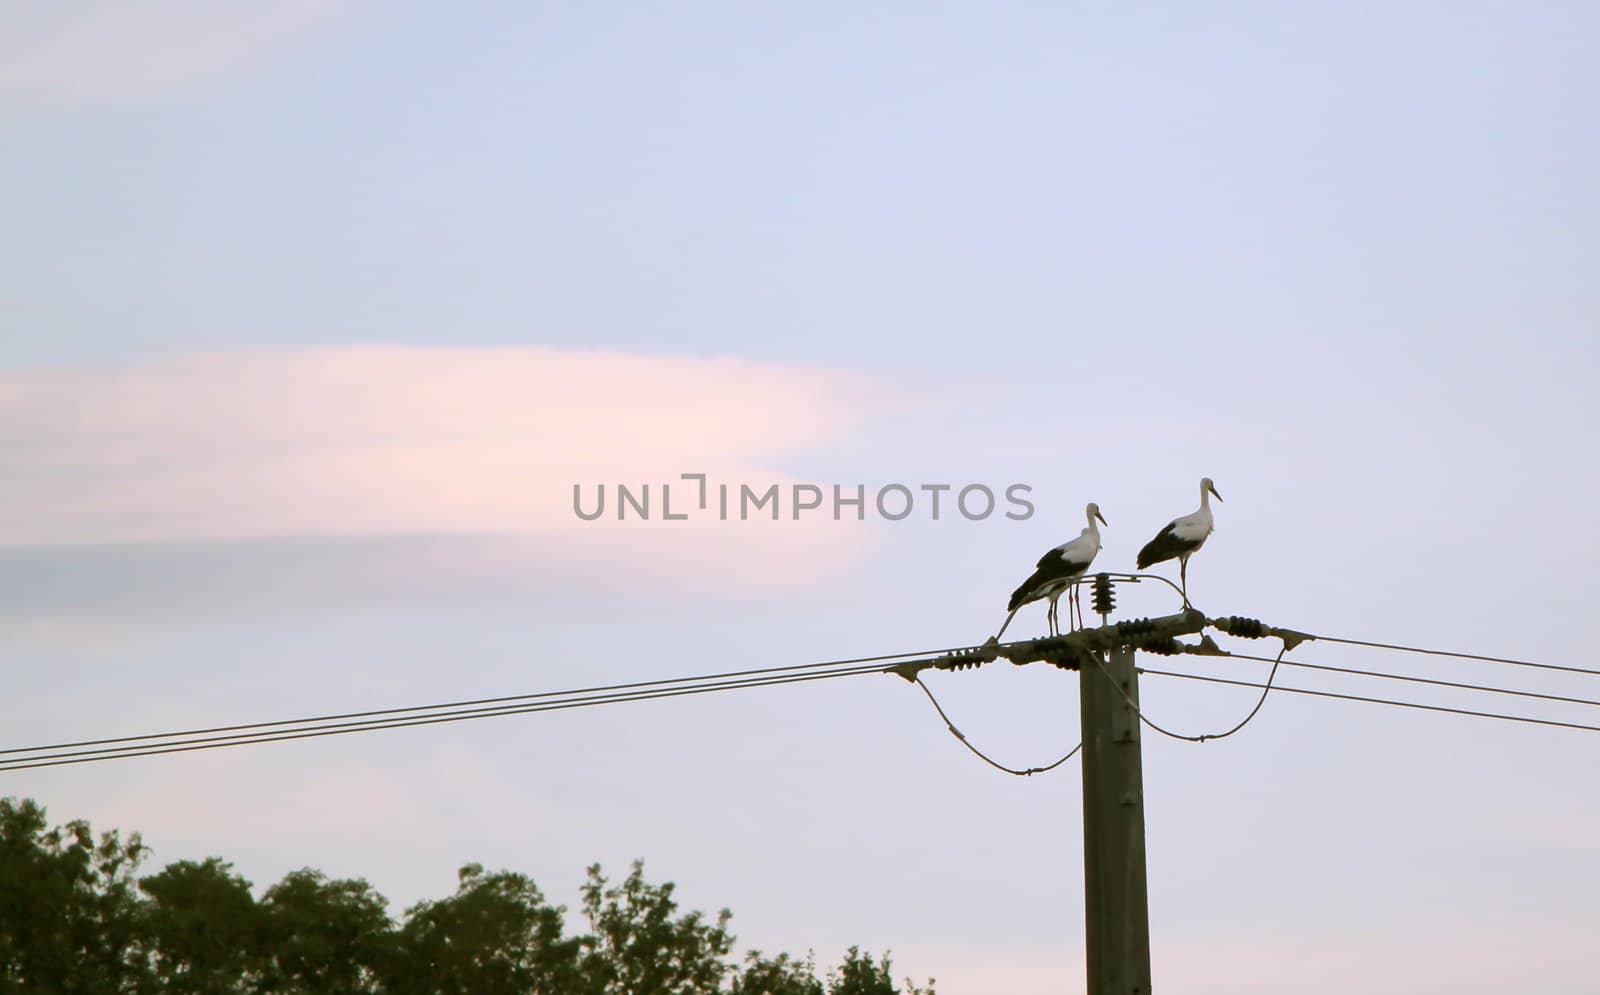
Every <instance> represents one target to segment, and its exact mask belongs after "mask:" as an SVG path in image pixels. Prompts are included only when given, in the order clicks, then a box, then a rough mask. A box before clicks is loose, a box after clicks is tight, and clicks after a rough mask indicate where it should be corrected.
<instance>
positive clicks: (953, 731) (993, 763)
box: [911, 675, 1083, 777]
mask: <svg viewBox="0 0 1600 995" xmlns="http://www.w3.org/2000/svg"><path fill="white" fill-rule="evenodd" d="M911 680H912V682H913V683H914V684H916V686H917V687H919V688H921V689H922V693H923V694H925V695H927V696H928V700H929V701H931V702H933V708H934V711H936V712H938V713H939V718H941V719H944V725H945V728H946V729H949V730H950V735H952V736H954V737H955V738H956V739H957V740H959V741H960V742H961V745H962V746H965V747H966V748H967V749H969V750H971V751H972V754H973V756H976V757H977V758H978V759H979V760H982V761H983V762H984V763H986V764H988V765H989V766H990V767H993V768H994V769H995V770H1000V771H1005V772H1006V773H1007V774H1015V775H1017V776H1018V777H1028V776H1030V775H1033V774H1043V773H1045V772H1046V771H1052V770H1055V769H1056V768H1057V767H1060V766H1061V765H1062V764H1064V763H1066V762H1067V761H1068V760H1071V759H1072V757H1073V755H1074V754H1076V753H1077V752H1078V751H1079V750H1081V749H1083V743H1082V742H1081V741H1080V742H1079V743H1078V745H1077V746H1074V747H1073V748H1072V749H1070V750H1068V751H1067V752H1066V755H1065V756H1063V757H1062V758H1061V759H1060V760H1057V761H1056V762H1055V763H1052V764H1046V765H1045V766H1043V767H1029V768H1027V769H1026V770H1017V769H1015V768H1012V767H1007V766H1006V765H1005V764H1003V763H1000V762H999V761H997V760H995V759H994V758H992V757H990V756H989V755H988V754H987V753H984V752H983V751H982V750H980V749H978V748H977V747H976V746H973V745H972V743H971V742H970V741H968V739H967V737H966V735H965V734H963V733H962V731H961V730H960V729H957V728H956V724H955V723H954V722H951V721H950V716H948V715H946V714H945V712H944V708H943V707H942V706H941V705H940V704H939V699H938V698H935V697H934V696H933V692H932V691H930V690H928V685H926V684H924V683H922V677H921V675H918V676H916V677H913V678H912V679H911Z"/></svg>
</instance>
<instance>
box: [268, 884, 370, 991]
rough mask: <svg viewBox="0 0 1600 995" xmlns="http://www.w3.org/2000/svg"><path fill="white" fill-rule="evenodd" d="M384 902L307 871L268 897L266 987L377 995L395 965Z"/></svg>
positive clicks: (366, 888) (363, 887)
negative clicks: (383, 978) (385, 973)
mask: <svg viewBox="0 0 1600 995" xmlns="http://www.w3.org/2000/svg"><path fill="white" fill-rule="evenodd" d="M388 904H389V902H388V900H387V899H386V898H384V897H383V896H382V895H380V894H378V893H377V892H376V891H374V890H373V888H372V886H371V885H369V884H367V882H365V881H359V880H356V881H330V880H329V879H328V877H327V876H326V875H324V874H323V873H322V872H321V871H314V870H312V869H310V868H305V869H303V870H298V871H293V872H291V873H289V874H288V875H286V876H285V877H284V879H283V880H282V881H279V882H278V883H277V884H275V885H273V886H272V887H271V888H269V889H267V893H266V895H265V896H263V897H262V900H261V910H262V912H263V913H264V914H265V919H266V924H265V930H266V950H267V951H268V963H267V965H266V966H265V972H266V978H265V979H264V980H265V987H266V988H267V990H269V991H272V992H278V993H282V995H377V993H378V992H380V990H381V989H380V988H379V978H380V976H381V975H382V973H383V971H384V970H385V968H387V967H389V966H390V965H391V963H392V961H393V957H394V939H395V935H394V934H395V930H394V923H393V922H392V921H390V919H389V915H388V912H387V911H386V909H387V907H388Z"/></svg>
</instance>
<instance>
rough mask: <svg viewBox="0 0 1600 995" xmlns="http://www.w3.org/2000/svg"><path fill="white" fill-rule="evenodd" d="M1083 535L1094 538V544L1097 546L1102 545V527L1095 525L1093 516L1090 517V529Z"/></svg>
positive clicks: (1084, 531)
mask: <svg viewBox="0 0 1600 995" xmlns="http://www.w3.org/2000/svg"><path fill="white" fill-rule="evenodd" d="M1083 534H1084V535H1087V536H1094V544H1095V545H1096V546H1098V545H1100V527H1099V526H1097V525H1096V524H1095V523H1094V516H1093V515H1090V516H1089V527H1088V528H1086V529H1084V530H1083Z"/></svg>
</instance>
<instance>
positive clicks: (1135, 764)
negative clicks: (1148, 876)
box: [1078, 645, 1150, 995]
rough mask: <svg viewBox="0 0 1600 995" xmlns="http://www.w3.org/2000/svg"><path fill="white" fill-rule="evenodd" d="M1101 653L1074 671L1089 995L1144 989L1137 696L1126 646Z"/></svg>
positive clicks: (1145, 903)
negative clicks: (1080, 755)
mask: <svg viewBox="0 0 1600 995" xmlns="http://www.w3.org/2000/svg"><path fill="white" fill-rule="evenodd" d="M1097 655H1099V654H1097ZM1108 656H1109V659H1108V658H1107V657H1106V656H1101V657H1100V662H1099V663H1089V662H1087V661H1085V662H1084V664H1083V666H1082V668H1081V669H1080V670H1079V672H1078V687H1079V696H1078V697H1079V702H1080V710H1081V713H1082V714H1081V721H1082V724H1083V882H1084V932H1085V934H1086V935H1085V940H1086V943H1085V949H1086V951H1087V955H1088V966H1089V995H1148V993H1149V991H1150V901H1149V892H1148V890H1147V888H1146V884H1145V850H1144V774H1143V763H1142V758H1141V756H1140V750H1139V715H1138V713H1137V712H1136V711H1135V708H1134V707H1133V706H1134V705H1136V704H1137V703H1138V701H1139V677H1138V674H1137V672H1136V671H1135V670H1134V668H1133V649H1132V647H1129V646H1125V645H1123V646H1116V647H1114V648H1113V649H1111V650H1110V652H1109V654H1108ZM1130 701H1131V702H1132V703H1133V704H1130Z"/></svg>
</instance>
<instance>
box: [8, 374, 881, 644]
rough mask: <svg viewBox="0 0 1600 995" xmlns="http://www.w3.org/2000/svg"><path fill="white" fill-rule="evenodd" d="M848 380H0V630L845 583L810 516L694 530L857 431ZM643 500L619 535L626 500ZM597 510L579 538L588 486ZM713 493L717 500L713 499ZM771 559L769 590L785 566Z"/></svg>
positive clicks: (858, 534) (853, 553)
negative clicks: (745, 490)
mask: <svg viewBox="0 0 1600 995" xmlns="http://www.w3.org/2000/svg"><path fill="white" fill-rule="evenodd" d="M864 388H865V385H864V384H863V383H861V382H860V381H858V380H857V379H856V378H853V377H851V376H848V375H845V374H841V373H838V372H835V371H829V370H823V369H814V368H803V367H788V366H777V365H772V364H762V363H753V362H747V361H743V360H734V359H703V358H682V357H659V356H641V355H636V354H627V353H620V352H584V351H569V350H554V349H542V348H494V349H459V348H397V347H351V348H323V349H304V350H283V351H237V352H220V353H207V354H194V355H186V356H179V357H173V358H167V359H163V360H158V361H152V362H146V363H142V364H139V365H134V366H128V367H122V368H117V369H100V370H67V371H49V372H26V373H21V374H11V375H0V459H3V460H4V461H5V465H6V466H7V477H8V479H7V486H6V488H5V489H4V490H3V491H0V596H3V597H0V603H3V604H4V606H5V607H0V613H9V614H10V615H12V616H14V617H25V618H32V619H38V618H41V617H49V616H50V614H51V613H52V612H60V611H67V612H69V613H77V612H80V611H89V612H92V613H110V614H113V615H132V616H140V615H146V614H148V613H150V612H159V611H163V610H168V611H180V612H182V613H198V614H202V615H204V616H206V617H213V616H215V615H217V614H227V613H229V612H230V611H232V610H252V611H253V610H255V609H254V608H253V607H252V606H255V605H258V604H262V605H268V606H272V608H273V609H274V610H284V609H290V610H292V609H293V608H295V607H296V606H306V607H309V606H312V605H319V604H326V603H328V600H329V597H330V592H343V595H342V596H335V597H333V601H334V602H336V603H337V602H339V601H341V600H342V599H343V598H345V597H357V599H358V600H361V601H362V602H363V603H369V602H372V601H374V600H375V601H377V602H379V603H387V602H390V601H392V600H394V599H400V600H406V599H410V598H415V597H419V596H426V597H429V598H440V597H446V598H447V597H450V596H452V595H459V594H462V593H467V594H469V595H470V596H479V595H492V594H494V593H496V592H517V591H520V592H524V593H526V592H529V591H544V592H546V593H547V594H548V595H549V596H550V597H551V598H552V599H554V600H555V601H558V602H559V601H562V600H566V601H568V602H581V601H582V600H583V597H584V596H585V595H592V594H593V593H594V592H595V591H598V590H615V588H616V587H617V585H619V584H623V583H625V584H628V585H630V586H633V587H635V589H637V587H638V586H639V585H655V587H656V588H657V589H660V590H667V591H671V592H674V593H676V594H682V595H696V596H700V595H707V594H717V593H723V594H730V595H732V594H737V595H739V596H749V595H751V594H759V593H765V592H770V591H773V590H783V589H789V588H793V587H795V586H801V585H805V584H808V583H812V582H815V581H816V580H817V579H819V578H821V577H825V576H828V575H830V574H832V573H834V572H836V571H838V570H839V569H842V568H843V567H845V566H847V565H849V564H850V563H852V562H854V561H855V560H856V559H857V558H858V557H859V556H860V555H861V553H862V550H863V539H864V535H863V533H864V531H865V530H864V529H862V528H854V527H848V526H846V525H843V524H841V523H838V522H834V521H833V520H832V518H831V515H828V514H818V515H815V516H807V517H806V518H803V519H802V520H800V521H793V520H791V518H790V517H789V513H788V511H787V509H785V511H784V515H783V518H782V519H781V520H779V521H772V520H771V519H770V517H768V515H767V514H766V513H763V514H762V515H760V516H753V517H752V519H751V520H749V521H741V520H738V516H737V514H736V513H735V514H733V515H731V516H730V520H726V521H724V520H720V519H719V517H718V516H717V515H715V514H714V513H713V512H714V510H715V497H714V496H713V497H712V499H711V501H710V502H709V504H710V510H708V511H707V512H704V513H698V514H694V515H692V516H691V517H690V519H689V520H686V521H664V520H662V518H661V514H662V505H661V502H662V486H663V485H664V484H667V483H668V482H674V483H675V488H674V491H673V498H672V500H673V503H674V506H675V508H674V510H675V511H678V510H680V509H681V510H684V511H691V510H694V507H695V505H696V503H697V498H698V484H697V483H694V482H688V481H683V480H681V479H680V476H679V475H680V474H682V473H685V472H694V473H705V474H707V475H708V478H709V480H710V481H711V482H712V483H713V485H715V484H716V483H717V482H725V483H728V484H730V486H732V487H733V488H734V493H735V494H737V488H738V486H739V485H740V484H741V483H749V484H750V485H751V486H752V487H753V488H755V489H757V490H764V489H765V488H766V487H767V486H770V485H771V484H773V483H777V484H779V485H780V487H785V489H786V485H788V484H791V483H792V481H790V479H789V478H788V477H786V476H785V475H784V474H782V473H780V472H777V471H776V470H775V469H773V467H772V463H773V461H774V460H776V459H779V458H781V457H782V456H783V454H785V453H788V452H794V451H802V450H807V449H815V448H818V447H822V446H825V445H827V444H829V443H830V442H834V441H836V440H838V439H840V438H842V437H844V436H846V435H848V434H849V433H850V432H851V431H852V430H853V429H854V428H856V427H857V426H859V425H860V424H861V423H862V422H863V420H864V419H865V417H866V416H867V413H868V412H867V407H866V402H865V401H864V400H863V399H864V398H865V397H867V396H869V391H867V390H866V389H864ZM619 483H621V484H627V485H629V487H630V488H631V489H633V490H634V491H635V492H638V491H639V490H642V488H643V486H644V485H649V486H650V487H651V490H652V495H653V496H652V501H651V516H652V517H651V519H650V520H648V521H640V520H638V519H637V518H636V517H630V519H629V520H626V521H619V520H618V519H617V517H615V516H616V496H615V495H616V492H615V487H616V485H617V484H619ZM575 484H577V485H581V486H582V487H583V488H584V494H585V498H584V505H585V507H586V508H590V507H592V506H593V501H594V495H595V494H596V492H597V489H598V487H599V486H600V485H602V484H604V485H605V486H606V488H607V490H608V492H609V499H610V500H609V504H608V508H607V514H606V515H605V516H603V517H602V518H600V519H599V520H595V521H584V520H582V519H580V518H579V517H578V516H577V515H576V514H574V511H573V488H574V485H575ZM712 493H713V495H714V494H715V491H714V490H713V492H712ZM775 563H776V564H781V568H778V569H774V567H773V564H775Z"/></svg>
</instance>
